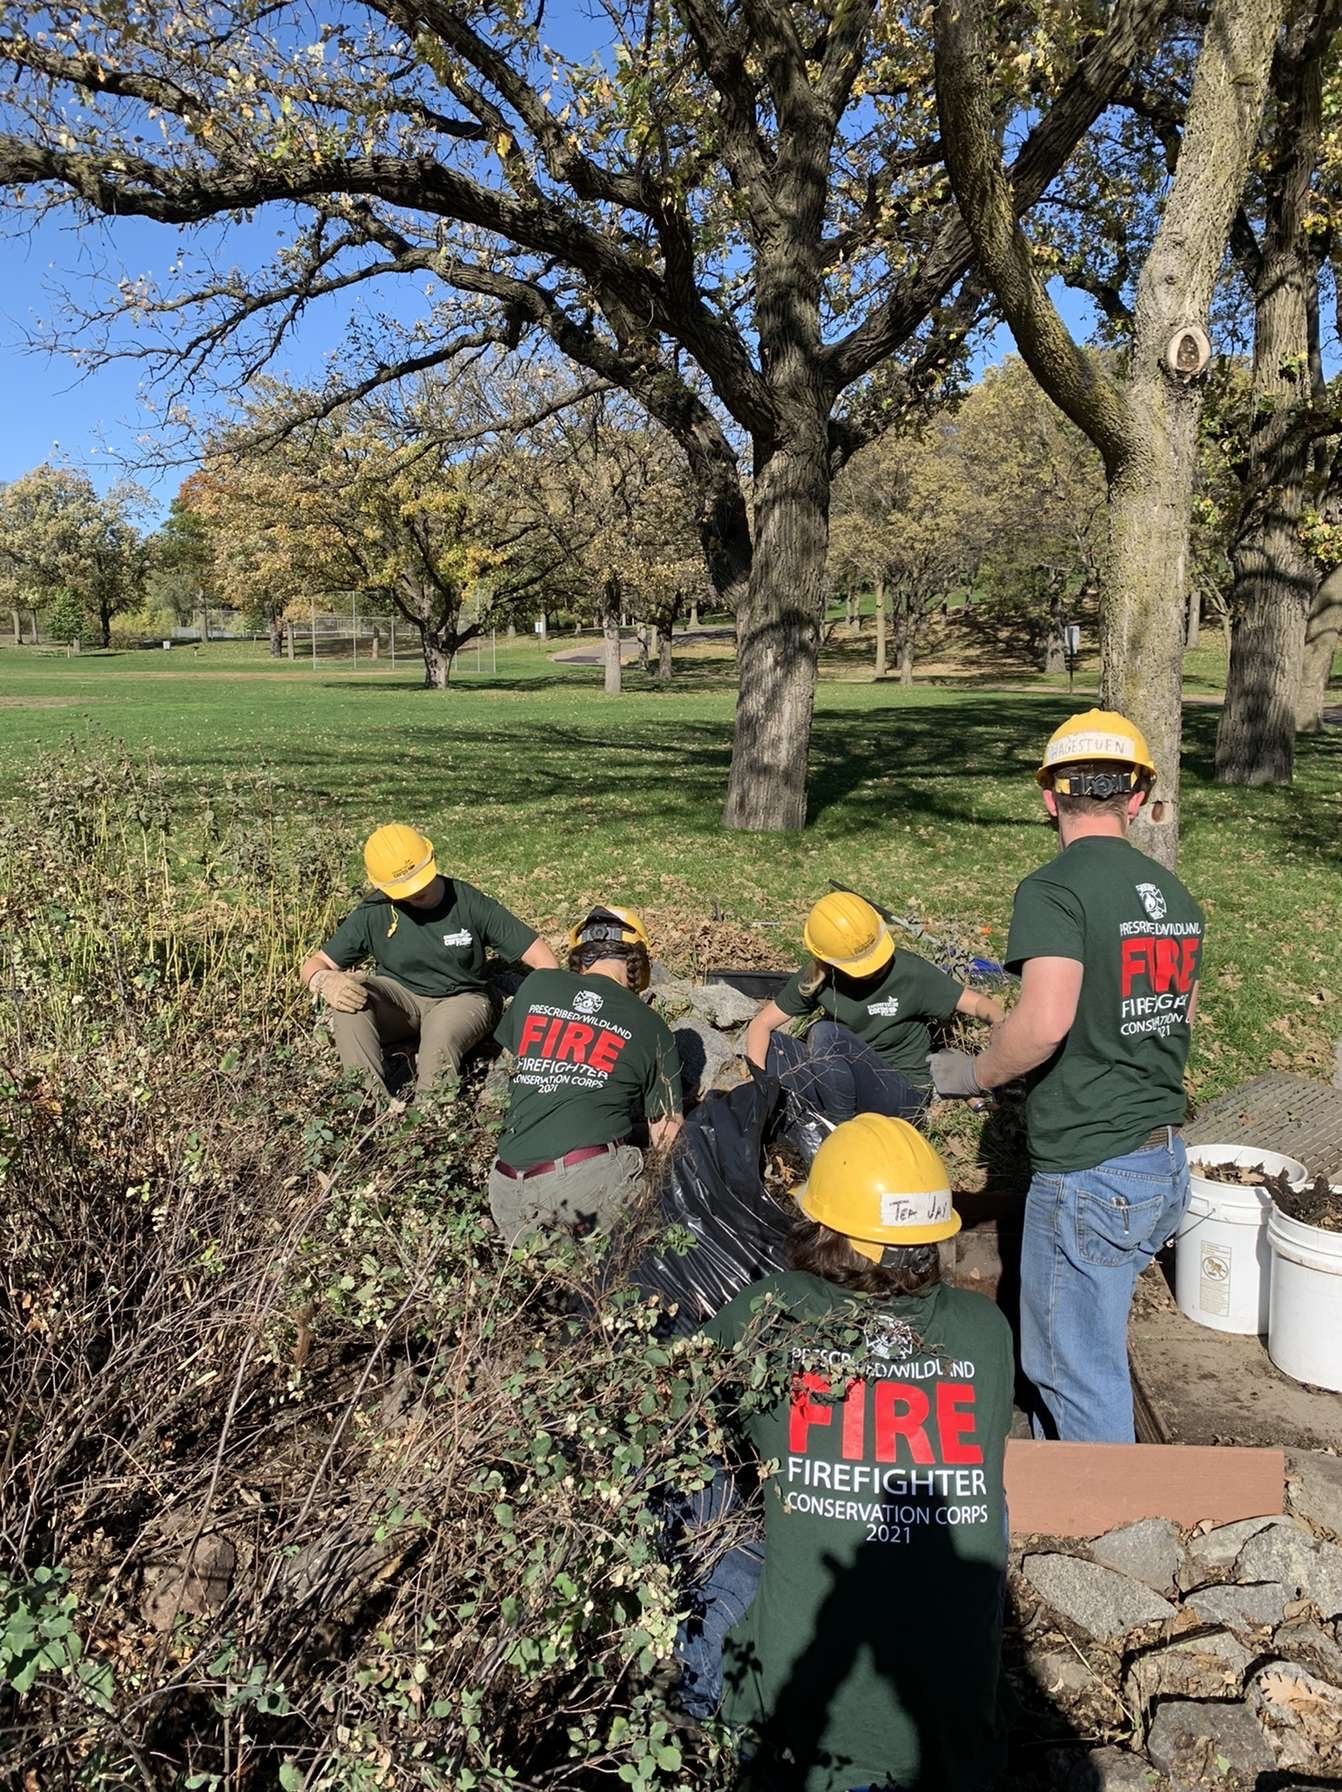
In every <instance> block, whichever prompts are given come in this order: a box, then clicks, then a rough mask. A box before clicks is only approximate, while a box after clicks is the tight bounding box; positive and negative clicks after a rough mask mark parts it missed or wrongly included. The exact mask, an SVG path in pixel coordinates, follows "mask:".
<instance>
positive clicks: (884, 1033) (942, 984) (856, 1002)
mask: <svg viewBox="0 0 1342 1792" xmlns="http://www.w3.org/2000/svg"><path fill="white" fill-rule="evenodd" d="M802 974H803V973H802V971H797V972H796V973H795V974H794V975H793V976H791V977H789V978H788V980H787V982H786V983H785V984H784V985H783V987H782V989H781V990H779V992H778V994H777V995H776V996H775V997H774V1000H775V1001H776V1002H777V1003H778V1006H779V1007H780V1008H781V1009H782V1010H783V1012H784V1014H791V1015H794V1016H797V1015H803V1014H813V1013H814V1012H815V1011H816V1010H817V1009H819V1010H820V1011H821V1012H822V1013H823V1014H827V1015H828V1016H829V1018H830V1019H831V1020H836V1021H838V1022H839V1023H840V1025H841V1026H845V1027H847V1028H848V1030H849V1031H850V1032H852V1033H856V1034H857V1036H858V1038H859V1039H864V1040H866V1042H867V1044H868V1045H869V1046H871V1048H872V1050H873V1051H875V1052H879V1054H880V1056H881V1057H882V1058H883V1059H884V1060H885V1062H886V1063H887V1064H888V1065H889V1066H890V1068H891V1069H892V1070H897V1071H899V1073H900V1075H901V1076H903V1077H905V1078H906V1079H907V1080H908V1081H909V1082H911V1083H912V1084H913V1085H914V1087H915V1088H918V1089H929V1088H931V1086H932V1079H931V1077H930V1076H929V1074H928V1069H927V1054H928V1053H929V1052H930V1051H931V1049H932V1035H931V1034H930V1033H929V1031H928V1028H927V1022H928V1021H929V1020H945V1019H947V1018H948V1016H950V1015H952V1014H954V1013H955V1004H956V1003H957V1002H958V1001H959V1000H960V997H961V996H962V995H963V994H964V993H965V991H964V985H963V984H962V983H957V982H956V980H955V978H954V977H948V976H947V975H946V973H945V971H939V970H938V969H937V967H936V966H935V965H934V964H929V963H928V962H927V960H926V959H925V958H919V956H918V954H917V953H916V952H902V951H897V952H896V953H895V955H894V957H893V958H892V959H891V960H890V962H889V964H888V965H886V966H884V968H883V969H881V970H879V971H877V973H876V975H875V976H874V977H863V978H862V979H861V980H859V979H857V978H855V977H845V976H844V975H843V973H842V972H841V971H828V972H827V973H826V976H825V981H824V982H823V983H822V984H821V985H820V988H819V989H818V990H816V992H815V994H814V995H812V996H804V995H803V994H802V992H801V980H802Z"/></svg>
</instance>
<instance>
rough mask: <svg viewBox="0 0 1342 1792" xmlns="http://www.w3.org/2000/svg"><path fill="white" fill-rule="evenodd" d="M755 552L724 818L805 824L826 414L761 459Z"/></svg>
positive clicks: (767, 826) (759, 828)
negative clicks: (803, 431) (824, 417)
mask: <svg viewBox="0 0 1342 1792" xmlns="http://www.w3.org/2000/svg"><path fill="white" fill-rule="evenodd" d="M755 481H756V483H755V552H754V563H753V565H752V567H751V574H750V591H749V595H748V597H747V599H746V603H745V605H744V609H743V613H742V617H741V625H740V645H739V650H738V678H739V690H738V693H737V702H736V734H735V738H734V740H733V743H732V765H731V773H730V776H729V778H728V782H727V803H726V808H725V810H724V814H723V820H724V822H725V823H726V825H727V826H728V827H731V828H744V829H747V830H750V831H752V832H757V833H763V832H771V831H778V830H782V829H787V828H801V827H804V826H805V825H806V772H807V761H808V756H809V751H810V744H811V714H812V709H813V707H814V704H815V686H816V662H817V656H818V653H819V645H820V618H821V617H822V616H823V615H824V608H825V553H826V548H827V545H828V539H829V492H830V471H829V450H828V443H827V440H826V430H825V425H824V421H823V419H822V418H820V417H819V416H816V417H815V419H814V424H813V427H812V428H811V429H809V430H808V431H806V432H805V433H804V434H803V433H801V432H798V434H797V435H795V436H794V437H793V438H792V439H791V440H789V441H787V442H786V443H784V444H782V445H780V446H778V447H777V448H775V449H773V451H772V452H769V453H766V454H764V455H758V454H757V460H756V468H755Z"/></svg>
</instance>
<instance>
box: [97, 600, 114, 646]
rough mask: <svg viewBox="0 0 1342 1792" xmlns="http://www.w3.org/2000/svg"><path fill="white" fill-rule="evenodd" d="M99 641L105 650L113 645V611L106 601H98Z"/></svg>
mask: <svg viewBox="0 0 1342 1792" xmlns="http://www.w3.org/2000/svg"><path fill="white" fill-rule="evenodd" d="M98 639H99V640H100V641H101V642H102V644H103V647H104V648H108V647H110V646H111V645H112V611H111V608H110V607H109V605H108V604H107V603H106V602H105V601H104V599H102V598H99V599H98Z"/></svg>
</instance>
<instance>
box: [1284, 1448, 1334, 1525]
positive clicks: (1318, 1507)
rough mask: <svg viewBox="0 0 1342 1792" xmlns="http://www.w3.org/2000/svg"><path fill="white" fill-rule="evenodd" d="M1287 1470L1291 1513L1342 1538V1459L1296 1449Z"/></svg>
mask: <svg viewBox="0 0 1342 1792" xmlns="http://www.w3.org/2000/svg"><path fill="white" fill-rule="evenodd" d="M1286 1471H1287V1488H1286V1492H1287V1498H1288V1501H1289V1504H1290V1507H1291V1510H1292V1512H1295V1513H1298V1514H1299V1516H1300V1517H1301V1518H1303V1519H1305V1520H1306V1522H1307V1523H1309V1524H1312V1525H1315V1526H1317V1527H1318V1529H1319V1530H1321V1531H1331V1532H1332V1533H1333V1535H1334V1536H1336V1537H1342V1456H1325V1455H1324V1454H1323V1452H1322V1451H1321V1450H1296V1451H1293V1452H1292V1453H1291V1455H1290V1456H1289V1457H1288V1458H1287V1462H1286Z"/></svg>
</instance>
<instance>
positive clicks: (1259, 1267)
mask: <svg viewBox="0 0 1342 1792" xmlns="http://www.w3.org/2000/svg"><path fill="white" fill-rule="evenodd" d="M1188 1156H1189V1169H1190V1171H1191V1179H1190V1185H1189V1196H1188V1206H1187V1208H1186V1209H1185V1210H1184V1217H1183V1218H1182V1219H1181V1220H1180V1222H1179V1230H1178V1231H1177V1232H1176V1234H1175V1248H1174V1298H1175V1300H1176V1301H1177V1302H1178V1306H1179V1311H1180V1312H1181V1313H1183V1314H1185V1315H1186V1316H1187V1317H1188V1318H1189V1319H1193V1320H1196V1322H1197V1323H1198V1324H1199V1325H1206V1326H1210V1328H1211V1329H1212V1331H1214V1332H1244V1333H1250V1334H1252V1333H1254V1332H1260V1333H1261V1332H1265V1331H1266V1330H1267V1328H1268V1297H1269V1294H1270V1291H1271V1283H1272V1273H1271V1265H1272V1252H1271V1248H1270V1246H1269V1245H1268V1241H1267V1222H1268V1216H1269V1215H1270V1214H1271V1212H1272V1197H1271V1196H1270V1195H1269V1194H1268V1192H1267V1190H1266V1189H1265V1188H1262V1187H1254V1188H1242V1187H1240V1186H1239V1185H1238V1184H1237V1183H1233V1182H1210V1181H1208V1179H1207V1178H1206V1177H1205V1176H1199V1175H1198V1170H1197V1166H1198V1165H1199V1164H1262V1166H1263V1169H1264V1171H1265V1173H1266V1174H1267V1175H1269V1176H1275V1175H1277V1173H1278V1172H1279V1171H1281V1170H1285V1171H1286V1175H1287V1179H1288V1181H1290V1183H1291V1184H1292V1185H1293V1186H1294V1185H1295V1184H1297V1183H1301V1182H1303V1181H1304V1180H1305V1176H1306V1171H1305V1166H1304V1165H1303V1164H1301V1163H1297V1162H1296V1160H1295V1159H1294V1158H1293V1157H1283V1156H1282V1155H1281V1153H1280V1152H1278V1151H1264V1150H1262V1149H1261V1148H1260V1147H1259V1146H1257V1145H1190V1146H1189V1147H1188Z"/></svg>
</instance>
